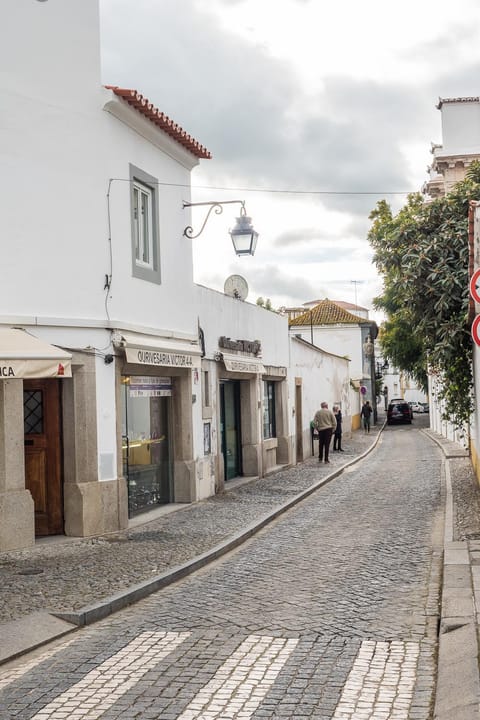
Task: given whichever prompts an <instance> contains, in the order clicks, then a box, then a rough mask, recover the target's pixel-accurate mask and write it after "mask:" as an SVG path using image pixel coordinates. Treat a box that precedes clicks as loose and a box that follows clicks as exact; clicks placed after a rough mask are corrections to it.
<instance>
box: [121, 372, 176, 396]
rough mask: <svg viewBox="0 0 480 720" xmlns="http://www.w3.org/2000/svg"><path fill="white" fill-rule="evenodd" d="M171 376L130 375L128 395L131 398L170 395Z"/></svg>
mask: <svg viewBox="0 0 480 720" xmlns="http://www.w3.org/2000/svg"><path fill="white" fill-rule="evenodd" d="M171 395H172V378H169V377H130V386H129V396H130V397H132V398H149V397H170V396H171Z"/></svg>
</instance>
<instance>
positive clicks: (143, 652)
mask: <svg viewBox="0 0 480 720" xmlns="http://www.w3.org/2000/svg"><path fill="white" fill-rule="evenodd" d="M190 634H191V633H189V632H184V633H177V632H143V633H141V634H140V635H138V636H137V637H136V638H135V639H134V640H132V642H130V643H128V645H125V647H123V648H122V649H121V650H119V651H118V652H117V653H115V654H114V655H112V656H111V657H110V658H109V659H108V660H105V662H103V663H102V664H101V665H99V666H98V667H97V668H95V669H94V670H91V671H90V672H89V673H88V674H87V675H85V677H84V678H83V679H82V680H80V681H79V682H77V683H75V685H72V686H71V687H70V688H69V689H68V690H66V691H65V692H63V693H62V694H61V695H59V696H58V697H56V698H55V699H54V700H53V701H52V702H50V703H49V704H48V705H46V706H45V707H44V708H43V709H42V710H40V711H39V712H37V713H36V715H34V716H33V717H32V719H31V720H60V719H61V720H64V718H68V720H81V719H82V718H88V720H96V718H99V717H100V716H101V715H103V713H104V712H105V711H106V710H108V709H109V708H110V707H111V706H112V705H114V703H115V702H116V701H117V700H118V699H119V698H120V697H121V696H122V695H124V694H125V693H126V692H127V691H128V690H129V689H130V688H131V687H133V686H134V685H135V684H136V683H137V682H138V681H139V680H140V678H141V677H142V676H143V675H145V673H147V672H148V671H149V670H150V669H151V668H153V667H155V665H157V663H159V662H160V660H163V658H165V657H166V656H167V655H169V654H170V653H171V652H173V651H174V650H175V649H176V648H177V647H178V646H179V645H180V644H181V643H182V642H184V641H185V640H186V639H187V638H188V637H189V636H190Z"/></svg>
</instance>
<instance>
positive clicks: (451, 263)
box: [368, 163, 480, 426]
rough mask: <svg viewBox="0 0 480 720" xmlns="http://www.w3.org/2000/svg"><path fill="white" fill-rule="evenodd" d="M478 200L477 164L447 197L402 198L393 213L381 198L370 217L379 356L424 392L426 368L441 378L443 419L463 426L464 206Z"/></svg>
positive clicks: (466, 413) (466, 409) (468, 401)
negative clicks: (377, 280)
mask: <svg viewBox="0 0 480 720" xmlns="http://www.w3.org/2000/svg"><path fill="white" fill-rule="evenodd" d="M478 199H480V163H473V164H472V165H471V168H470V170H469V172H468V175H467V177H466V178H465V180H462V181H461V182H459V183H457V184H456V185H455V187H454V188H453V190H452V191H451V192H449V193H448V194H447V195H446V196H445V197H443V198H438V199H436V200H433V201H432V202H426V201H425V200H424V198H423V197H422V195H421V194H420V193H412V194H411V195H409V196H408V199H407V202H406V204H405V205H404V207H403V208H402V209H401V210H400V211H399V212H398V213H397V214H396V215H393V214H392V211H391V208H390V206H389V205H388V203H387V202H386V201H385V200H382V201H380V202H379V203H378V204H377V206H376V208H375V209H374V210H373V211H372V213H371V214H370V219H371V220H372V221H373V222H372V227H371V229H370V232H369V235H368V238H369V241H370V244H371V245H372V247H373V249H374V262H375V264H376V265H377V268H378V270H379V272H380V274H381V275H382V277H383V282H384V288H383V293H382V294H381V295H380V296H379V297H377V298H375V301H374V304H375V307H376V308H377V309H381V310H384V311H385V313H386V315H387V318H388V319H387V321H386V322H385V323H384V325H383V326H382V328H381V334H380V341H381V344H382V349H383V352H384V355H385V356H386V357H388V358H389V360H391V361H392V362H393V364H394V365H396V366H397V367H398V368H399V369H401V370H403V371H406V372H408V373H410V374H411V375H412V376H413V377H414V378H415V379H416V381H417V382H418V383H419V384H420V385H421V386H422V387H424V388H425V389H426V384H427V365H428V368H429V370H430V371H431V372H433V373H439V374H440V376H441V378H442V387H443V389H442V398H443V399H444V401H445V413H446V416H448V418H449V419H450V420H452V421H453V422H454V423H455V424H456V425H458V426H464V425H465V424H466V423H467V422H468V420H469V417H470V415H471V412H472V410H473V398H472V387H473V378H472V342H471V336H470V321H469V291H468V281H469V277H468V273H469V267H468V257H469V248H468V207H469V201H470V200H478Z"/></svg>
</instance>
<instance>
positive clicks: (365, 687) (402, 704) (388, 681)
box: [332, 640, 420, 720]
mask: <svg viewBox="0 0 480 720" xmlns="http://www.w3.org/2000/svg"><path fill="white" fill-rule="evenodd" d="M419 653H420V646H419V644H418V643H416V642H402V641H399V640H397V641H392V642H374V641H372V640H368V641H364V642H362V645H361V647H360V650H359V652H358V654H357V657H356V658H355V662H354V664H353V667H352V669H351V670H350V673H349V676H348V678H347V682H346V684H345V687H344V688H343V692H342V695H341V697H340V700H339V703H338V705H337V707H336V709H335V714H334V716H333V718H332V720H340V719H341V720H389V719H390V718H395V720H408V716H409V709H410V705H411V703H412V697H413V689H414V685H415V675H416V668H417V663H418V657H419Z"/></svg>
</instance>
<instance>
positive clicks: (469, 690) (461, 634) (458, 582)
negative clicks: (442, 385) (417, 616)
mask: <svg viewBox="0 0 480 720" xmlns="http://www.w3.org/2000/svg"><path fill="white" fill-rule="evenodd" d="M423 432H424V433H425V434H426V435H427V436H428V437H429V438H430V439H431V440H432V441H433V442H434V443H435V444H436V445H437V446H438V447H439V448H440V449H441V451H442V452H443V455H444V467H445V490H446V498H445V526H444V539H443V583H442V595H441V609H440V623H439V637H438V669H437V691H436V694H435V708H434V720H452V718H455V720H474V719H475V720H478V718H479V716H480V672H479V662H478V621H477V613H476V606H475V584H476V579H477V578H476V576H474V573H473V570H474V569H476V568H472V556H471V552H470V547H469V542H468V541H465V540H461V541H455V539H454V523H455V508H454V497H453V492H452V474H453V473H455V461H456V460H459V459H463V458H466V457H468V452H467V451H466V450H463V449H462V448H460V447H459V446H458V445H456V444H455V443H454V442H452V441H449V440H447V439H445V438H443V437H441V436H439V435H437V434H434V433H433V432H432V431H431V430H430V431H426V430H425V431H423Z"/></svg>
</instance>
